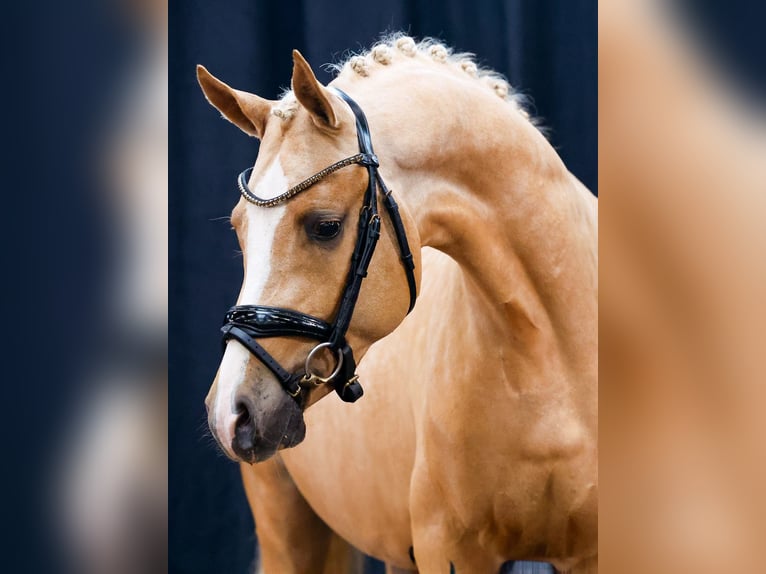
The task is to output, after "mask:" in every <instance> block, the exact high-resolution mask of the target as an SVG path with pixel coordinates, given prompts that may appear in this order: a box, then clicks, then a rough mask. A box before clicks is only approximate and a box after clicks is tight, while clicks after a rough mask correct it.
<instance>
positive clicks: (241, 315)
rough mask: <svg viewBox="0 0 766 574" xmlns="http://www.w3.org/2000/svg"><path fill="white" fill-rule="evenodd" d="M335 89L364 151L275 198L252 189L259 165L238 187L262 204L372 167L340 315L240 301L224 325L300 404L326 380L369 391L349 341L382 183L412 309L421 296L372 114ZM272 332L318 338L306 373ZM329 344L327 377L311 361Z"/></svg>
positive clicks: (343, 388)
mask: <svg viewBox="0 0 766 574" xmlns="http://www.w3.org/2000/svg"><path fill="white" fill-rule="evenodd" d="M330 89H331V90H332V91H333V92H334V93H335V94H337V95H338V96H339V97H341V98H342V99H343V100H344V101H345V102H346V103H347V104H348V106H349V107H350V108H351V111H352V112H353V113H354V116H355V117H356V133H357V138H358V140H359V153H358V154H356V155H353V156H351V157H347V158H345V159H343V160H341V161H339V162H336V163H334V164H332V165H331V166H328V167H326V168H325V169H323V170H322V171H320V172H318V173H316V174H314V175H312V176H311V177H309V178H308V179H306V180H304V181H302V182H301V183H299V184H298V185H296V186H294V187H292V188H290V189H288V190H287V191H286V192H285V193H283V194H281V195H279V196H277V197H275V198H272V199H263V198H260V197H257V196H255V195H254V194H253V193H252V191H250V189H249V188H248V186H247V182H248V179H249V177H250V173H251V171H252V169H253V168H248V169H246V170H245V171H243V172H242V173H241V174H240V175H239V178H238V186H239V190H240V193H241V194H242V196H243V197H244V198H245V199H246V200H247V201H249V202H250V203H253V204H255V205H257V206H260V207H274V206H276V205H279V204H280V203H283V202H285V201H287V200H288V199H290V198H291V197H294V196H295V195H297V194H298V193H300V192H302V191H304V190H306V189H308V188H309V187H311V186H312V185H314V184H315V183H317V182H318V181H320V180H322V179H324V178H325V177H327V176H328V175H329V174H331V173H333V172H335V171H337V170H339V169H341V168H343V167H346V166H349V165H361V166H364V167H366V168H367V173H368V177H369V181H368V184H367V191H366V192H365V195H364V202H363V205H362V209H361V211H360V212H359V222H358V225H357V236H356V245H355V247H354V252H353V254H352V255H351V265H350V268H349V271H348V275H347V277H346V285H345V287H344V289H343V294H342V295H341V299H340V305H339V308H338V313H337V314H336V315H335V320H334V321H333V322H332V323H327V322H326V321H324V320H322V319H319V318H317V317H312V316H311V315H307V314H305V313H301V312H300V311H293V310H290V309H284V308H281V307H268V306H265V305H237V306H235V307H232V308H231V309H229V311H228V313H226V316H225V317H224V322H223V327H221V332H222V333H223V345H224V348H225V346H226V343H227V342H228V341H229V339H236V340H237V341H239V342H240V343H242V344H243V345H244V346H245V347H246V348H247V349H248V350H249V351H250V352H251V353H252V354H253V355H255V356H256V357H257V358H258V359H259V360H260V361H261V362H262V363H263V364H264V365H265V366H266V367H267V368H268V369H269V370H270V371H271V372H272V373H274V375H275V376H276V378H277V380H278V381H279V383H280V384H281V385H282V388H284V390H285V391H286V392H287V393H288V394H289V395H290V396H291V397H293V398H294V399H295V400H296V401H298V403H299V404H303V402H304V400H305V399H304V396H305V395H306V393H305V392H303V390H304V388H310V387H311V386H318V385H321V384H325V383H330V384H332V385H333V387H334V388H335V391H336V392H337V393H338V395H339V396H340V398H341V399H343V400H344V401H346V402H354V401H356V400H357V399H359V398H360V397H361V396H362V394H363V393H364V391H363V390H362V386H361V385H360V384H359V377H358V376H357V375H356V360H355V359H354V352H353V350H352V349H351V347H350V346H349V344H348V342H347V341H346V331H347V330H348V326H349V324H350V323H351V317H352V315H353V314H354V307H355V306H356V301H357V298H358V297H359V290H360V289H361V287H362V280H363V279H364V278H365V277H366V276H367V268H368V266H369V264H370V260H371V259H372V254H373V253H374V251H375V245H376V244H377V242H378V238H379V237H380V215H379V213H378V186H380V191H381V193H382V196H381V199H382V202H383V205H384V207H385V208H386V212H387V213H388V216H389V217H390V218H391V223H392V224H393V227H394V232H395V234H396V241H397V243H398V244H399V251H400V253H401V260H402V265H403V266H404V270H405V273H406V275H407V284H408V286H409V290H410V306H409V309H408V310H407V313H409V312H410V311H412V308H413V307H414V305H415V298H416V297H417V286H416V284H415V273H414V270H415V263H414V261H413V259H412V253H411V252H410V246H409V243H408V242H407V235H406V233H405V231H404V225H403V224H402V218H401V216H400V215H399V206H398V205H397V203H396V201H395V200H394V197H393V195H392V194H391V191H390V190H389V189H388V188H387V187H386V184H385V183H384V182H383V178H382V177H381V176H380V173H379V172H378V167H379V164H378V158H377V156H376V155H375V153H374V151H373V149H372V139H371V138H370V129H369V127H368V125H367V118H366V117H365V115H364V112H363V111H362V109H361V108H360V107H359V105H358V104H357V103H356V102H355V101H354V100H352V99H351V97H350V96H349V95H348V94H346V93H344V92H342V91H341V90H339V89H337V88H330ZM267 337H305V338H308V339H314V340H316V341H318V342H319V344H318V345H317V346H316V347H314V348H313V349H312V350H311V352H309V354H308V356H307V357H306V364H305V369H304V372H303V373H291V372H289V371H288V370H286V369H285V368H284V367H282V365H280V364H279V362H278V361H277V360H276V359H274V357H272V356H271V355H270V354H269V353H268V352H267V351H266V350H265V349H264V348H263V347H262V346H261V345H260V344H259V343H258V341H257V339H260V338H267ZM324 348H327V349H330V350H332V351H334V352H335V354H336V360H337V363H336V366H335V369H334V371H333V372H332V373H331V374H330V375H329V376H327V377H321V376H319V375H318V374H316V373H314V372H313V371H312V370H311V362H312V360H313V358H314V356H315V354H316V353H317V352H318V351H320V350H321V349H324Z"/></svg>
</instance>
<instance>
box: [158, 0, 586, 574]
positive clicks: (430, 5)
mask: <svg viewBox="0 0 766 574" xmlns="http://www.w3.org/2000/svg"><path fill="white" fill-rule="evenodd" d="M596 26H597V10H596V2H595V1H594V0H575V1H568V2H529V1H507V0H479V1H473V2H466V1H464V0H447V1H444V2H430V1H421V0H418V1H411V0H408V1H390V2H389V1H386V2H347V1H343V0H340V1H339V0H327V1H322V2H307V1H303V0H284V1H280V2H273V1H260V0H233V1H230V2H226V3H214V2H175V3H171V5H170V101H171V106H170V119H171V126H172V130H171V140H170V190H171V193H170V200H169V201H170V210H169V211H170V216H169V217H170V218H169V223H170V235H169V240H170V259H169V266H170V267H169V268H170V318H171V319H170V331H169V333H170V340H171V342H172V343H171V346H170V355H169V360H170V381H171V387H170V391H171V396H172V397H173V400H172V401H171V403H170V410H169V413H170V435H169V439H170V473H171V480H172V485H173V487H172V489H171V491H170V566H171V571H172V572H184V573H189V574H191V573H203V572H205V573H209V572H227V573H244V572H246V571H247V569H248V567H249V566H250V565H251V563H252V561H253V558H254V556H255V551H256V550H255V547H256V541H255V537H254V533H253V523H252V518H251V514H250V510H249V508H248V505H247V501H246V500H245V495H244V491H243V488H242V485H241V479H240V474H239V468H238V466H237V465H235V464H233V463H231V462H230V461H228V459H226V458H224V457H223V455H221V454H220V453H219V452H218V451H217V448H216V446H215V444H214V443H213V440H212V439H211V438H210V436H209V433H208V432H207V430H206V415H205V408H204V405H203V401H204V398H205V395H206V394H207V391H208V388H209V386H210V384H211V383H212V380H213V377H214V375H215V372H216V369H217V367H218V363H219V361H220V357H221V355H220V352H221V351H220V337H219V330H218V329H219V327H220V323H221V318H222V316H223V313H224V312H225V311H226V310H227V309H228V307H229V306H231V305H233V304H234V302H235V301H236V298H237V294H238V292H239V289H240V286H241V283H242V273H243V271H242V260H241V257H240V256H239V255H238V252H237V250H238V246H237V242H236V237H235V235H234V233H233V231H231V229H230V226H229V222H228V219H227V216H228V215H229V213H230V212H231V209H232V208H233V207H234V205H235V203H236V202H237V201H238V199H239V194H238V192H237V190H236V187H235V177H236V176H237V174H238V173H239V172H240V171H241V170H242V169H244V168H245V167H247V166H250V165H252V164H253V162H254V160H255V157H256V154H257V152H258V142H257V140H256V139H254V138H249V137H247V136H246V135H245V134H243V133H242V132H240V131H239V130H238V129H237V128H236V127H234V126H232V125H231V124H230V123H229V122H227V121H225V120H222V119H221V117H220V114H219V113H218V112H217V111H216V110H214V109H213V108H212V107H211V106H210V105H209V104H208V103H207V101H206V100H205V99H204V97H203V95H202V93H201V91H200V89H199V86H198V84H197V80H196V75H195V66H196V65H197V64H203V65H204V66H206V67H207V68H208V69H209V70H210V71H211V72H212V73H213V74H215V75H216V76H217V77H219V78H221V79H222V80H223V81H225V82H226V83H228V84H229V85H231V86H233V87H235V88H237V89H242V90H247V91H250V92H254V93H256V94H258V95H260V96H263V97H266V98H272V99H275V98H277V97H278V95H279V94H280V92H281V91H282V89H283V88H285V87H288V86H289V83H290V77H291V73H292V56H291V52H292V50H293V49H294V48H297V49H299V50H300V51H301V52H302V53H303V55H304V56H306V58H307V59H308V61H309V62H310V63H311V65H312V67H313V68H314V70H315V71H316V72H317V76H318V78H319V80H320V81H322V82H324V83H327V82H329V81H330V80H331V79H332V77H333V76H331V75H330V74H329V73H327V72H326V71H324V70H323V69H322V67H321V66H322V65H323V64H325V63H329V62H337V61H339V60H340V59H342V58H344V57H345V56H347V55H348V53H349V51H354V50H357V51H359V50H361V49H363V48H369V47H370V46H371V45H372V44H373V43H374V42H375V41H376V40H377V39H379V37H380V36H381V34H382V33H384V32H393V31H398V30H404V31H406V32H408V33H409V34H411V35H413V36H415V37H417V38H422V37H424V36H433V37H437V38H439V39H441V40H442V41H444V42H445V43H446V44H447V45H449V46H452V47H453V48H455V49H456V50H458V51H468V52H473V53H475V54H476V55H477V56H478V59H479V62H480V63H481V64H483V65H485V66H488V67H490V68H493V69H495V70H496V71H498V72H500V73H502V74H504V75H505V76H506V77H507V78H508V79H509V80H510V82H511V84H512V86H513V87H514V88H516V89H517V90H520V91H521V92H523V93H524V94H528V95H529V96H530V97H531V99H532V101H533V103H534V105H533V107H532V110H531V111H532V112H533V113H534V114H535V115H537V116H538V117H539V118H540V120H541V123H542V125H543V126H545V128H547V130H548V134H549V138H550V141H551V142H552V143H553V145H554V146H555V147H556V149H557V150H558V152H559V153H560V154H561V156H562V158H563V159H564V162H565V163H566V165H567V166H568V167H569V168H570V170H571V171H572V172H574V173H575V175H577V176H578V177H579V178H580V179H581V180H582V181H583V182H584V183H585V185H587V186H588V187H589V188H590V189H591V190H593V191H594V192H595V191H596V185H597V181H596V154H597V141H596V129H597V121H596V116H597V98H596V92H597V77H596V73H597V72H596V68H597V54H596V49H597V31H596ZM511 479H512V477H509V480H511ZM368 571H369V572H382V570H381V569H380V567H379V566H375V565H373V564H371V565H370V567H369V568H368Z"/></svg>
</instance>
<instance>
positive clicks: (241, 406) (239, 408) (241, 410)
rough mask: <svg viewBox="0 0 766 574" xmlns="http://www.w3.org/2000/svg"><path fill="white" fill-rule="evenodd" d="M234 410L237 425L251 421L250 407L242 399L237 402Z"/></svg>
mask: <svg viewBox="0 0 766 574" xmlns="http://www.w3.org/2000/svg"><path fill="white" fill-rule="evenodd" d="M234 412H235V413H236V414H237V423H236V426H237V427H239V426H241V425H244V424H247V423H249V422H251V418H252V415H251V414H250V409H248V408H247V405H246V404H245V403H243V402H242V401H239V402H237V404H236V406H235V409H234Z"/></svg>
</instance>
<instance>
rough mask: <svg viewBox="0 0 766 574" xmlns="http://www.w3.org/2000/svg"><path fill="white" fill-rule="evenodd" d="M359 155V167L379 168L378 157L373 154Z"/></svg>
mask: <svg viewBox="0 0 766 574" xmlns="http://www.w3.org/2000/svg"><path fill="white" fill-rule="evenodd" d="M361 155H362V158H361V159H360V160H359V165H363V166H366V167H380V163H379V162H378V156H376V155H375V154H374V153H363V154H361Z"/></svg>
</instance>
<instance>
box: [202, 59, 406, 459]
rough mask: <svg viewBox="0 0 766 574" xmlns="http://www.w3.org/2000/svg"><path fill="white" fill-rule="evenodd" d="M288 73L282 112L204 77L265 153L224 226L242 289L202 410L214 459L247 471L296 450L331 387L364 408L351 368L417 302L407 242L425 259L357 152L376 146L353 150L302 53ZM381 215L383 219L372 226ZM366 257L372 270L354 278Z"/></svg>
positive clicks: (371, 159)
mask: <svg viewBox="0 0 766 574" xmlns="http://www.w3.org/2000/svg"><path fill="white" fill-rule="evenodd" d="M293 64H294V66H293V76H292V91H291V92H289V93H288V94H286V95H285V96H284V97H283V98H282V99H281V100H279V101H270V100H266V99H263V98H261V97H259V96H256V95H254V94H251V93H248V92H244V91H240V90H236V89H233V88H231V87H229V86H228V85H226V84H225V83H223V82H221V81H220V80H218V79H216V78H215V77H213V76H212V75H211V74H210V73H209V72H208V71H207V70H206V69H205V68H203V67H201V66H200V67H199V68H198V79H199V83H200V85H201V87H202V90H203V92H204V94H205V96H206V97H207V99H208V101H209V102H210V103H211V104H212V105H213V106H215V107H216V108H217V109H218V110H219V111H220V112H221V113H222V114H223V116H224V117H225V118H226V119H228V120H229V121H231V122H232V123H234V124H235V125H236V126H237V127H239V128H240V129H242V130H243V131H244V132H245V133H247V134H249V135H251V136H254V137H257V138H258V139H260V141H261V143H260V149H259V153H258V157H257V159H256V162H255V165H254V167H253V168H252V169H251V170H246V171H245V172H244V173H243V175H242V176H240V192H241V194H242V197H241V198H240V200H239V202H238V203H237V205H236V206H235V207H234V210H233V212H232V215H231V222H232V225H233V227H234V230H235V231H236V234H237V238H238V241H239V244H240V247H241V250H242V253H243V262H244V281H243V283H242V288H241V290H240V293H239V298H238V301H237V307H234V308H233V309H232V311H231V312H230V314H229V315H227V324H226V326H225V328H224V333H225V334H226V336H225V341H226V344H225V352H224V355H223V359H222V361H221V364H220V367H219V369H218V373H217V375H216V377H215V380H214V382H213V385H212V387H211V389H210V392H209V393H208V396H207V398H206V401H205V404H206V406H207V409H208V422H209V425H210V428H211V430H212V432H213V435H214V436H215V437H216V440H217V441H218V443H219V444H220V445H221V447H222V449H223V450H224V451H225V452H226V454H227V455H228V456H230V457H231V458H234V459H235V460H244V461H247V462H251V463H252V462H258V461H262V460H265V459H267V458H269V457H270V456H272V455H273V454H274V453H275V452H277V451H278V450H279V449H281V448H288V447H292V446H295V445H297V444H299V443H300V442H301V441H302V440H303V438H304V436H305V433H306V426H305V422H304V418H303V411H304V410H305V409H306V408H307V407H308V406H309V405H311V404H313V403H315V402H316V401H317V400H319V399H320V398H321V397H323V396H325V395H327V394H328V393H329V392H330V391H331V390H332V389H333V387H334V388H335V390H337V391H338V393H339V394H340V395H341V396H342V397H344V400H355V399H356V398H358V396H359V395H360V392H361V391H360V390H361V387H358V382H357V381H356V378H355V377H354V376H353V375H354V367H355V361H357V360H359V359H361V358H362V356H363V355H364V353H365V352H366V350H367V349H368V348H369V346H370V345H371V344H372V343H373V342H375V341H377V340H379V339H381V338H382V337H384V336H386V335H387V334H389V333H390V332H391V331H393V330H394V329H395V328H396V326H397V325H399V323H401V321H402V320H403V319H404V317H405V315H406V313H407V312H408V302H409V305H410V308H411V305H412V303H413V302H414V294H415V282H416V278H415V274H414V272H413V269H412V268H413V267H415V265H414V263H413V258H412V256H410V257H409V261H406V260H404V256H405V255H407V254H408V253H409V247H408V245H407V238H409V239H410V240H411V241H413V242H414V244H413V247H414V248H415V252H416V256H417V254H418V252H419V244H418V243H417V239H418V235H417V229H416V228H415V223H414V222H413V220H412V218H411V217H410V216H409V214H408V213H407V210H406V208H404V207H402V209H401V210H399V209H398V208H397V207H396V203H395V200H394V199H393V195H392V194H391V193H390V192H389V190H388V189H387V188H385V184H384V183H383V180H382V177H379V176H378V172H377V167H378V165H377V163H378V159H377V157H376V156H375V155H374V154H372V153H364V152H365V151H368V152H371V151H372V148H371V145H370V149H369V150H365V149H361V147H360V146H363V143H362V137H361V136H360V137H358V134H359V133H360V131H362V132H363V131H364V129H363V128H360V124H359V113H357V112H355V111H354V110H353V108H352V107H351V106H352V105H353V102H352V103H351V104H350V103H349V102H348V101H344V97H347V96H345V94H343V93H342V92H337V91H333V89H332V88H328V87H325V86H323V85H322V84H321V83H320V82H319V81H318V80H317V79H316V77H315V75H314V73H313V71H312V70H311V67H310V66H309V64H308V63H307V62H306V60H305V59H304V58H303V57H302V56H301V55H300V53H298V52H297V51H296V52H294V53H293ZM349 99H350V98H349ZM362 117H363V114H362ZM365 124H366V122H365ZM344 161H345V162H346V163H344ZM328 166H330V167H329V168H328ZM383 169H384V170H385V169H389V170H393V169H394V166H393V165H391V166H386V165H384V168H383ZM389 173H391V172H390V171H387V172H386V175H387V176H388V174H389ZM381 188H382V189H381ZM370 190H372V193H373V195H375V197H373V198H372V199H371V198H370V192H371V191H370ZM371 201H374V202H375V206H374V209H373V207H372V206H371V205H370V202H371ZM378 204H380V205H383V206H384V207H386V208H388V209H389V211H386V210H385V209H381V211H380V215H377V205H378ZM392 205H393V206H394V208H391V207H390V206H392ZM371 210H372V211H374V213H371ZM399 213H400V214H401V215H398V214H399ZM373 228H375V229H373ZM376 229H377V231H376ZM376 233H377V236H375V237H373V239H372V240H371V241H372V247H371V248H370V246H369V245H368V244H367V243H364V242H365V241H366V238H367V237H368V236H370V237H372V236H373V235H375V234H376ZM402 235H403V237H404V245H403V244H402ZM362 236H364V237H362ZM360 242H361V243H364V245H361V246H360ZM376 244H377V246H376ZM373 252H374V257H372V255H373ZM365 257H367V258H368V259H369V258H370V257H372V260H371V261H367V263H371V264H370V265H369V269H368V268H367V265H366V264H365V265H364V266H363V267H364V269H360V260H361V259H364V258H365ZM349 262H350V263H349ZM357 275H359V277H357ZM363 277H366V278H365V279H364V281H363V282H362V278H363ZM352 284H353V285H352ZM354 285H356V292H355V293H350V292H349V291H350V290H351V291H353V289H354ZM350 286H351V287H350ZM349 299H352V300H351V301H349ZM292 310H297V311H299V312H298V313H293V312H292ZM285 322H286V323H285ZM339 323H342V324H341V325H339ZM311 329H313V331H312V330H311ZM325 336H326V339H327V340H324V339H325ZM256 339H257V342H256V341H255V340H256ZM344 362H345V365H343V363H344ZM342 366H343V367H344V368H343V369H341V367H342ZM344 372H345V374H346V376H344V377H343V380H340V374H339V373H344ZM349 385H352V387H351V388H349ZM353 385H356V386H355V387H354V386H353ZM355 388H358V389H359V390H358V391H354V389H355ZM348 396H351V398H348Z"/></svg>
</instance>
